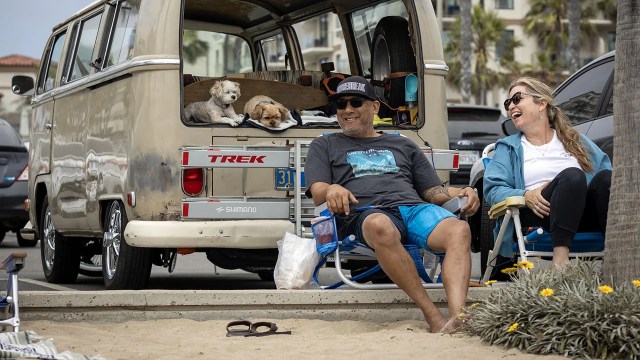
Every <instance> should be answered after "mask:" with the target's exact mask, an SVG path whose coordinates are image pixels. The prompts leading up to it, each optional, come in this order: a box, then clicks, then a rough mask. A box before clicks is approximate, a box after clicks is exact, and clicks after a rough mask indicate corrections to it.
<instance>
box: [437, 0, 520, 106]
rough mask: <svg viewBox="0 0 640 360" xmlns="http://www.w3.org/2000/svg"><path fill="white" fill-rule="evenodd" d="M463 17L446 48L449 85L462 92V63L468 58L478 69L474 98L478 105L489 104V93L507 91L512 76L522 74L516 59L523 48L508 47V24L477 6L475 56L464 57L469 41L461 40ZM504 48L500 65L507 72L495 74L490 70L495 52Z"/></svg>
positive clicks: (515, 42) (512, 43)
mask: <svg viewBox="0 0 640 360" xmlns="http://www.w3.org/2000/svg"><path fill="white" fill-rule="evenodd" d="M461 21H462V20H461V17H458V18H457V19H456V22H455V23H454V25H453V28H452V32H451V37H452V41H450V42H449V43H448V44H447V46H446V47H445V53H446V55H447V58H448V61H447V62H448V63H449V68H450V69H449V76H448V77H447V80H448V81H449V83H451V84H453V85H454V86H456V87H458V88H460V87H461V85H462V73H463V71H462V60H463V59H465V58H468V59H472V60H474V63H475V69H474V72H473V78H472V81H471V92H472V93H473V94H474V97H475V100H476V104H486V93H487V91H488V90H489V89H491V88H493V87H494V86H502V87H505V86H507V85H508V84H509V82H510V81H511V77H512V74H517V73H518V72H519V68H520V66H519V64H518V63H517V62H516V61H515V59H514V58H513V49H514V48H516V47H518V46H521V43H520V42H519V41H518V40H516V39H510V40H508V41H506V42H504V43H502V41H503V34H504V31H505V29H506V25H505V24H504V22H503V21H502V20H501V19H500V18H499V17H498V15H497V14H496V13H495V12H493V11H489V12H487V11H485V10H484V9H483V8H482V7H481V6H478V5H476V6H474V7H473V12H472V16H471V27H472V28H473V36H472V38H471V41H470V43H471V45H472V54H471V56H463V55H462V51H461V45H462V43H464V42H465V41H463V40H462V39H461ZM499 44H502V46H503V49H504V54H505V56H503V57H501V58H500V65H501V66H502V68H503V69H505V70H507V72H501V71H499V70H494V69H492V68H490V67H489V66H488V64H489V62H490V61H491V60H492V59H493V58H494V57H495V55H494V54H493V49H494V48H495V47H496V46H497V45H499Z"/></svg>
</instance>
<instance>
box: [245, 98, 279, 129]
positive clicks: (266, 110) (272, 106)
mask: <svg viewBox="0 0 640 360" xmlns="http://www.w3.org/2000/svg"><path fill="white" fill-rule="evenodd" d="M244 112H245V113H246V114H249V117H250V118H251V119H253V120H258V121H259V122H260V123H261V124H262V125H264V126H266V127H272V128H277V127H280V123H281V122H282V121H289V120H288V119H287V113H288V112H289V109H287V108H285V107H284V105H282V104H280V103H279V102H277V101H275V100H273V99H272V98H270V97H268V96H265V95H256V96H254V97H252V98H251V99H249V101H247V103H246V104H245V105H244Z"/></svg>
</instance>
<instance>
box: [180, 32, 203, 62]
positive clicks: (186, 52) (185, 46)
mask: <svg viewBox="0 0 640 360" xmlns="http://www.w3.org/2000/svg"><path fill="white" fill-rule="evenodd" d="M208 51H209V44H208V43H207V42H206V41H202V40H200V39H198V35H197V33H196V32H195V31H193V30H185V31H184V35H183V36H182V54H183V57H184V59H185V61H186V62H188V63H189V64H194V63H195V62H196V60H197V59H198V58H199V57H201V56H203V55H205V54H206V53H207V52H208Z"/></svg>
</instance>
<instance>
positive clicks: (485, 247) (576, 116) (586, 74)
mask: <svg viewBox="0 0 640 360" xmlns="http://www.w3.org/2000/svg"><path fill="white" fill-rule="evenodd" d="M614 68H615V52H614V51H612V52H609V53H607V54H604V55H602V56H600V57H598V58H597V59H595V60H593V61H591V62H590V63H589V64H587V65H585V66H584V67H582V68H581V69H580V70H578V71H577V72H576V73H575V74H573V75H572V76H570V77H569V78H568V79H567V80H566V81H564V82H563V83H562V84H560V86H558V88H557V89H556V90H555V91H554V99H555V104H556V105H557V106H558V107H559V108H561V109H562V111H564V112H565V114H567V116H568V117H569V119H570V120H571V123H572V124H573V127H574V128H575V129H576V130H578V131H579V132H580V133H582V134H585V135H586V136H587V137H589V138H590V139H591V140H593V142H594V143H595V144H596V145H598V146H599V147H600V148H601V149H602V151H604V152H605V153H606V154H607V155H609V158H610V159H611V160H612V161H613V71H614ZM502 128H503V132H504V134H505V135H511V134H514V133H515V132H516V131H517V130H516V129H515V126H513V123H512V122H511V120H510V119H507V120H505V121H504V122H503V126H502ZM483 177H484V164H483V162H482V161H481V160H479V161H477V162H476V163H475V164H474V165H473V167H472V169H471V174H470V182H469V185H470V186H472V187H474V188H476V189H477V190H478V194H479V195H480V197H481V200H482V190H483ZM482 204H483V206H482V209H481V211H478V212H477V213H476V214H475V215H474V216H472V217H471V218H470V219H469V221H470V225H471V233H472V241H473V249H474V251H480V252H481V253H482V255H481V259H482V264H481V267H482V270H483V271H484V268H485V266H486V259H487V254H488V252H489V249H490V248H491V247H493V233H492V230H493V227H494V223H493V221H490V220H489V216H488V214H487V212H488V210H489V206H488V204H487V203H486V202H484V201H483V202H482Z"/></svg>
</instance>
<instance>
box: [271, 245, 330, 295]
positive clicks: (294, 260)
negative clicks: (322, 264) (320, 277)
mask: <svg viewBox="0 0 640 360" xmlns="http://www.w3.org/2000/svg"><path fill="white" fill-rule="evenodd" d="M318 261H320V255H319V254H318V252H317V251H316V243H315V240H314V239H307V238H302V237H300V236H297V235H295V234H292V233H290V232H287V233H286V234H285V235H284V237H283V238H282V240H279V241H278V260H277V261H276V267H275V269H274V271H273V278H274V281H275V283H276V288H277V289H309V288H317V287H318V286H317V284H316V283H315V282H314V281H313V280H312V276H313V270H314V269H315V267H316V265H317V264H318Z"/></svg>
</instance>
